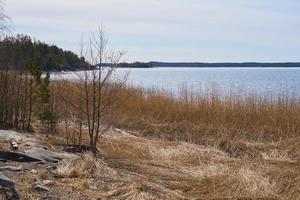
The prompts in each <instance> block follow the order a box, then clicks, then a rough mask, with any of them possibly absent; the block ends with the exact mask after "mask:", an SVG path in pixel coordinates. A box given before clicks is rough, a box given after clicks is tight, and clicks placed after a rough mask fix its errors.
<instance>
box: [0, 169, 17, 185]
mask: <svg viewBox="0 0 300 200" xmlns="http://www.w3.org/2000/svg"><path fill="white" fill-rule="evenodd" d="M0 186H2V187H5V188H15V183H14V182H13V181H12V180H10V179H9V178H8V177H7V176H5V175H4V174H2V173H1V172H0Z"/></svg>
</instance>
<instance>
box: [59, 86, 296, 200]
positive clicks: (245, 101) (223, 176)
mask: <svg viewBox="0 0 300 200" xmlns="http://www.w3.org/2000/svg"><path fill="white" fill-rule="evenodd" d="M65 87H75V86H73V85H72V84H69V85H67V84H65ZM64 91H68V89H65V90H64ZM69 91H77V92H80V90H74V89H72V90H69ZM63 95H65V97H64V98H66V99H69V100H70V101H72V95H76V94H73V93H68V92H65V93H63ZM72 103H73V104H76V103H78V102H72ZM70 108H71V107H70ZM112 111H113V112H114V116H115V121H114V126H115V127H118V128H121V129H123V130H124V129H125V130H128V131H129V132H130V133H133V134H127V133H124V132H123V133H121V132H120V131H118V132H116V131H111V133H110V134H108V135H106V136H105V137H104V138H102V139H101V143H100V144H99V146H98V147H99V149H100V150H101V152H102V154H103V156H104V159H103V160H101V162H99V161H97V160H92V161H91V162H92V163H93V162H95V163H98V162H99V163H100V164H95V163H94V164H92V165H90V164H88V165H87V166H86V165H85V164H84V163H89V162H86V161H85V156H83V158H81V159H80V160H77V161H72V163H71V164H70V166H67V168H68V169H72V167H73V166H76V168H78V169H79V170H77V171H78V173H75V175H74V174H73V175H70V174H71V172H72V170H67V172H66V171H65V172H63V171H64V170H63V168H64V167H66V166H64V165H62V166H61V168H60V169H61V170H62V172H61V173H62V174H65V176H66V177H69V178H72V177H73V178H74V177H79V178H87V177H91V173H92V174H93V175H92V177H94V178H95V177H96V178H98V179H101V178H103V181H104V182H105V183H103V184H104V187H102V188H101V189H99V190H98V191H97V192H95V193H94V195H95V196H96V197H99V196H100V197H101V198H103V199H298V198H299V196H300V189H299V188H300V148H299V146H300V102H299V99H297V98H291V97H290V96H288V95H280V96H276V97H261V96H257V95H254V94H248V95H244V96H243V95H241V94H238V93H231V94H229V95H227V96H221V95H220V94H219V93H218V92H216V91H213V92H212V93H209V94H208V93H207V94H205V93H203V94H202V95H199V96H198V95H193V94H192V93H189V92H188V91H187V90H184V91H182V93H181V95H180V97H179V98H174V96H172V95H170V94H167V93H163V92H161V91H159V90H152V91H145V90H142V89H133V88H127V87H124V88H121V89H120V91H118V101H117V105H116V106H114V107H113V110H112ZM73 112H75V111H73ZM74 133H75V134H76V131H74ZM85 141H86V137H85ZM82 162H84V163H82ZM65 165H66V164H65ZM88 166H93V168H98V167H99V169H101V168H102V167H103V166H105V167H104V168H105V169H106V170H108V171H110V170H111V171H113V172H114V173H112V174H111V175H109V176H108V177H107V176H103V173H101V172H100V171H101V170H98V171H97V170H93V171H92V172H91V171H90V170H89V167H88ZM100 166H102V167H100ZM73 168H74V167H73ZM73 171H74V170H73ZM85 171H87V172H88V173H86V172H85ZM66 174H67V175H66Z"/></svg>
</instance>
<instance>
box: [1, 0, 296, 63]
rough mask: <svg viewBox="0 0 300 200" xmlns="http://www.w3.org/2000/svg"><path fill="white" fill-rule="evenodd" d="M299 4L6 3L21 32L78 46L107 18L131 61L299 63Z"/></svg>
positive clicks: (256, 0)
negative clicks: (83, 35) (84, 37)
mask: <svg viewBox="0 0 300 200" xmlns="http://www.w3.org/2000/svg"><path fill="white" fill-rule="evenodd" d="M299 9H300V2H299V1H296V0H286V1H281V0H265V1H261V0H252V1H244V0H223V1H211V0H187V1H182V0H151V1H141V0H109V1H108V0H89V1H87V0H86V1H83V0H64V1H61V0H52V1H40V0H26V1H24V0H9V1H7V11H8V14H9V15H10V16H11V17H12V19H13V22H14V27H15V31H16V32H25V33H28V34H31V35H33V36H35V37H37V38H39V39H41V40H45V41H47V42H51V43H56V44H59V45H61V46H63V47H64V48H69V49H72V50H77V47H76V46H78V40H79V38H80V36H81V34H82V33H84V32H85V33H87V32H89V31H90V30H93V29H95V27H96V26H97V25H99V24H101V23H103V24H104V25H105V27H106V31H107V32H108V33H109V35H110V40H111V45H112V46H113V47H115V48H122V49H127V50H128V56H129V57H130V58H129V59H130V60H158V59H159V60H175V61H176V60H177V61H182V60H191V61H212V62H213V61H295V60H297V59H299V57H297V54H298V55H299V53H300V40H299V39H298V37H299V34H300V28H299V27H300V14H299V13H298V12H297V11H298V10H299ZM262 51H263V52H262ZM229 52H230V53H229ZM287 52H289V53H288V54H287ZM250 59H251V60H250Z"/></svg>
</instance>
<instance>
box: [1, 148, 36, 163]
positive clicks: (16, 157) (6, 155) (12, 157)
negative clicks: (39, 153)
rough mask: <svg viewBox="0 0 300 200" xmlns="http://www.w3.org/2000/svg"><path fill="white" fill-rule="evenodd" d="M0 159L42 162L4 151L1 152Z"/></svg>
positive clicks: (21, 154) (24, 155)
mask: <svg viewBox="0 0 300 200" xmlns="http://www.w3.org/2000/svg"><path fill="white" fill-rule="evenodd" d="M0 159H1V160H10V161H15V162H40V161H41V160H40V159H37V158H33V157H31V156H28V155H26V154H23V153H17V152H10V151H2V150H0Z"/></svg>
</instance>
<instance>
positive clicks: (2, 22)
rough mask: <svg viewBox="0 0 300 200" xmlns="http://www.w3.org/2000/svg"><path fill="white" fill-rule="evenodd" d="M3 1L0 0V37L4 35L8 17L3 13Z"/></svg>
mask: <svg viewBox="0 0 300 200" xmlns="http://www.w3.org/2000/svg"><path fill="white" fill-rule="evenodd" d="M3 4H4V2H3V1H1V0H0V39H1V38H2V37H3V36H4V34H5V32H6V30H7V21H8V17H7V16H6V15H5V13H4V6H3Z"/></svg>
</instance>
